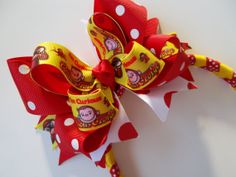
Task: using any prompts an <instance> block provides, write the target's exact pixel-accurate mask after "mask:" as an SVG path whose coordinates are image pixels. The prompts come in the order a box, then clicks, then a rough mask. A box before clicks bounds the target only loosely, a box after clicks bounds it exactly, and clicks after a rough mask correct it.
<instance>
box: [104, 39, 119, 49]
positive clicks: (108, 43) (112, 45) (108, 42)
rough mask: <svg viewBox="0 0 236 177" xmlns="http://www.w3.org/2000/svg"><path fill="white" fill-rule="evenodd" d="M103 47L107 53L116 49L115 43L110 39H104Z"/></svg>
mask: <svg viewBox="0 0 236 177" xmlns="http://www.w3.org/2000/svg"><path fill="white" fill-rule="evenodd" d="M105 46H106V48H107V50H108V51H111V50H115V49H116V48H117V47H118V45H117V42H116V41H115V40H114V39H112V38H107V39H105Z"/></svg>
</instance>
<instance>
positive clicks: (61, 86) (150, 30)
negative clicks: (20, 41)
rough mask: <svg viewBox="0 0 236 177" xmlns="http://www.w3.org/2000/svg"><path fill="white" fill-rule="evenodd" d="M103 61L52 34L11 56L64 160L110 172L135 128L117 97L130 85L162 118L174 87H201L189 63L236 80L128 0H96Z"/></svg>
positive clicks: (96, 38) (92, 23)
mask: <svg viewBox="0 0 236 177" xmlns="http://www.w3.org/2000/svg"><path fill="white" fill-rule="evenodd" d="M87 29H88V35H89V36H90V38H91V41H92V43H93V45H94V46H95V47H96V51H97V55H98V57H99V61H98V63H97V65H95V67H91V66H89V65H88V64H86V63H85V62H83V60H81V59H80V58H78V57H76V56H75V55H74V54H73V53H72V52H71V51H70V50H68V49H67V48H65V47H63V46H62V45H59V44H55V43H52V42H44V43H41V44H39V45H38V46H37V47H36V49H35V51H34V53H33V56H30V57H18V58H13V59H9V60H8V65H9V68H10V71H11V73H12V77H13V79H14V81H15V83H16V86H17V88H18V90H19V93H20V95H21V98H22V100H23V102H24V104H25V107H26V109H27V111H28V112H29V113H31V114H35V115H39V116H40V120H39V122H38V125H37V126H36V127H37V128H38V129H42V130H45V131H48V132H49V133H50V135H51V140H52V144H53V147H54V148H57V147H58V148H59V149H60V158H59V164H61V163H63V162H64V161H65V160H68V159H70V158H71V157H73V156H75V155H79V154H81V153H82V154H84V155H86V156H87V157H88V158H90V159H91V160H93V161H94V162H95V163H96V165H98V166H100V167H103V168H105V167H107V168H108V170H109V172H110V173H111V175H112V176H114V177H115V176H117V177H118V176H122V174H121V172H120V170H119V167H118V165H117V163H116V161H115V158H114V156H113V154H112V146H111V144H112V143H117V142H122V141H125V140H129V139H133V138H136V137H137V136H138V133H137V131H136V129H135V127H134V126H133V125H132V123H131V121H130V120H129V118H128V116H127V114H126V112H125V109H124V107H123V106H122V104H121V102H120V100H119V98H120V97H121V96H122V95H123V94H124V92H125V91H127V92H131V93H133V94H135V95H137V96H138V97H139V98H141V99H142V100H144V102H146V103H147V104H148V105H149V106H150V107H151V108H152V110H153V111H154V112H155V114H156V115H157V117H159V118H160V120H162V121H165V120H166V117H167V114H168V111H169V107H170V104H171V98H172V95H173V94H174V93H177V92H179V91H182V90H189V89H195V88H197V87H196V86H195V85H194V80H193V78H192V75H191V72H190V70H189V67H190V66H197V67H199V68H202V69H205V70H208V71H210V72H212V73H214V74H215V75H217V76H218V77H220V78H222V79H224V80H225V81H226V82H228V83H229V84H230V85H231V86H232V87H233V88H236V74H235V73H234V71H233V69H231V68H230V67H228V66H226V65H224V64H221V63H220V62H218V61H215V60H213V59H211V58H208V57H205V56H200V55H195V54H187V53H186V51H187V50H189V49H191V48H190V46H189V45H188V44H187V43H184V42H181V41H180V40H179V38H178V37H177V35H176V34H175V33H173V34H168V35H165V34H160V33H159V31H158V29H159V21H158V19H157V18H153V19H148V17H147V10H146V8H145V7H143V6H141V5H138V4H135V3H134V2H133V1H130V0H113V1H110V0H95V1H94V14H93V15H92V16H91V18H90V19H89V20H88V23H87Z"/></svg>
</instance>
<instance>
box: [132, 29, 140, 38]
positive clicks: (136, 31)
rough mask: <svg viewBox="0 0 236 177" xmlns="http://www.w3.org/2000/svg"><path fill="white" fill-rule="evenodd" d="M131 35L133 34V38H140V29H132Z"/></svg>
mask: <svg viewBox="0 0 236 177" xmlns="http://www.w3.org/2000/svg"><path fill="white" fill-rule="evenodd" d="M130 35H131V37H132V38H133V39H138V37H139V35H140V33H139V31H138V30H137V29H132V30H131V31H130Z"/></svg>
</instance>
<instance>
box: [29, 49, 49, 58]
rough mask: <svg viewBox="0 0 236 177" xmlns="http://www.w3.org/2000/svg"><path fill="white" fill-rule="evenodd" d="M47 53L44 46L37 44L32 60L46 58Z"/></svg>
mask: <svg viewBox="0 0 236 177" xmlns="http://www.w3.org/2000/svg"><path fill="white" fill-rule="evenodd" d="M47 59H48V54H47V52H46V48H45V47H44V46H38V47H37V48H36V49H35V51H34V55H33V60H37V61H38V60H47Z"/></svg>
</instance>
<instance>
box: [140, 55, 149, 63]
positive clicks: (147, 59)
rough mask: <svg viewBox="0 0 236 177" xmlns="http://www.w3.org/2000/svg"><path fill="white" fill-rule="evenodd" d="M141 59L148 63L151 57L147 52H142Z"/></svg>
mask: <svg viewBox="0 0 236 177" xmlns="http://www.w3.org/2000/svg"><path fill="white" fill-rule="evenodd" d="M140 60H141V61H142V62H145V63H147V62H148V61H149V60H150V58H149V57H148V56H147V55H146V54H145V53H141V54H140Z"/></svg>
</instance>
